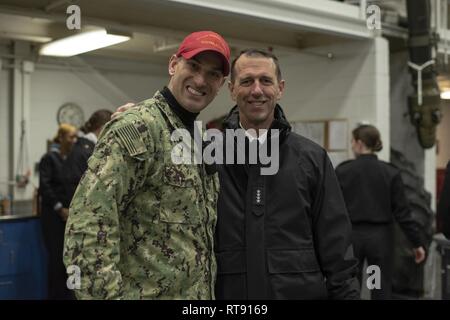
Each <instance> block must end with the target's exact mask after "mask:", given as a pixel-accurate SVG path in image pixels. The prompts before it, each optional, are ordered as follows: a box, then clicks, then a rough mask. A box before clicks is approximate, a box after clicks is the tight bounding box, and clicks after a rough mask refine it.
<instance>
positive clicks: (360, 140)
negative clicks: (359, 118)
mask: <svg viewBox="0 0 450 320" xmlns="http://www.w3.org/2000/svg"><path fill="white" fill-rule="evenodd" d="M382 147H383V146H382V142H381V139H380V133H379V131H378V129H377V128H375V127H374V126H372V125H361V126H359V127H357V128H356V129H354V130H353V139H352V150H353V152H354V154H355V156H356V159H355V160H349V161H345V162H343V163H342V164H340V165H339V166H338V167H337V168H336V174H337V176H338V179H339V182H340V185H341V188H342V191H343V194H344V198H345V202H346V204H347V209H348V212H349V215H350V220H351V221H352V226H353V235H352V241H353V248H354V252H355V256H356V257H357V259H358V260H359V268H360V271H359V279H360V282H361V279H362V272H363V270H362V269H363V265H364V260H365V259H367V263H368V265H377V266H378V267H379V268H380V272H381V288H380V289H373V291H372V292H371V297H372V299H390V298H391V277H392V270H393V263H394V258H393V254H394V239H393V237H394V229H393V219H395V220H396V221H397V222H398V224H399V225H400V227H401V228H402V230H403V232H404V233H405V234H406V236H407V238H408V239H409V240H410V241H411V243H412V244H413V247H414V256H415V261H416V263H421V262H422V261H423V260H424V259H425V250H424V248H423V244H424V240H423V234H422V232H421V230H420V226H419V224H418V223H417V222H415V221H414V220H413V219H412V215H411V211H410V207H409V204H408V200H407V198H406V196H405V192H404V185H403V182H402V178H401V175H400V171H399V170H398V169H397V168H396V167H394V166H393V165H392V164H390V163H387V162H384V161H381V160H378V157H377V156H376V154H375V152H378V151H380V150H381V149H382Z"/></svg>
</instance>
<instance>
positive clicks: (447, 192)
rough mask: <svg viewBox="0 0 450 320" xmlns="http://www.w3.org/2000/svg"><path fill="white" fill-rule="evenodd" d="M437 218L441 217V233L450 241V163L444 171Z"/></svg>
mask: <svg viewBox="0 0 450 320" xmlns="http://www.w3.org/2000/svg"><path fill="white" fill-rule="evenodd" d="M437 216H439V217H442V233H444V235H445V236H446V237H447V239H450V161H449V162H448V163H447V169H446V171H445V178H444V186H443V187H442V191H441V198H440V200H439V205H438V214H437Z"/></svg>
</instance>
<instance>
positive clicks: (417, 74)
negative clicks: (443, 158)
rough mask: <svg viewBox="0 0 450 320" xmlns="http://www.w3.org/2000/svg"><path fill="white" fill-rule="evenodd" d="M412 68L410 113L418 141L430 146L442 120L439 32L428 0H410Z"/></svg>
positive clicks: (409, 19) (410, 63)
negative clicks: (435, 50) (435, 54)
mask: <svg viewBox="0 0 450 320" xmlns="http://www.w3.org/2000/svg"><path fill="white" fill-rule="evenodd" d="M406 7H407V12H408V30H409V42H408V50H409V57H410V62H409V66H410V71H411V74H412V80H413V85H414V88H415V93H414V94H413V95H410V96H409V97H408V102H409V104H408V105H409V114H410V118H411V122H412V124H413V125H414V126H415V127H416V129H417V135H418V138H419V143H420V145H421V146H422V147H423V148H425V149H426V148H431V147H433V146H434V143H435V141H436V126H437V125H438V124H439V122H440V121H441V117H442V116H441V115H442V111H441V98H440V92H439V87H438V84H437V81H436V66H435V63H434V60H433V56H432V50H433V47H434V46H435V45H436V41H437V36H436V34H435V33H432V32H431V27H430V16H431V8H430V1H429V0H408V1H407V3H406Z"/></svg>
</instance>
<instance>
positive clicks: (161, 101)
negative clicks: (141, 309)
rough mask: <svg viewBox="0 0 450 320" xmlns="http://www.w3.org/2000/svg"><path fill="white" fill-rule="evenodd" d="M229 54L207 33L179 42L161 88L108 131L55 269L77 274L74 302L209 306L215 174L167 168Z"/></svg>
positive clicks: (200, 168) (77, 198) (194, 167)
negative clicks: (180, 133) (180, 132)
mask: <svg viewBox="0 0 450 320" xmlns="http://www.w3.org/2000/svg"><path fill="white" fill-rule="evenodd" d="M229 57H230V50H229V48H228V45H227V43H226V42H225V41H224V40H223V39H222V37H220V36H219V35H218V34H216V33H214V32H210V31H203V32H196V33H192V34H190V35H189V36H187V37H186V38H185V39H184V40H183V42H182V44H181V45H180V48H179V49H178V52H177V53H176V54H174V55H173V56H172V57H171V59H170V62H169V75H170V76H171V78H170V81H169V84H168V86H167V87H165V88H164V89H163V90H161V91H158V92H156V94H155V95H154V96H153V98H151V99H148V100H145V101H143V102H141V103H139V104H138V105H137V108H133V109H130V110H128V111H127V112H125V113H123V114H121V115H119V116H118V117H117V118H116V119H114V120H113V121H111V122H109V123H108V124H107V125H106V126H105V128H104V130H103V132H102V134H101V135H100V137H99V141H98V144H97V146H96V148H95V151H94V154H93V155H92V157H91V158H90V159H89V164H88V170H87V171H86V173H85V175H84V177H83V179H82V181H81V182H80V185H79V186H78V189H77V191H76V193H75V195H74V198H73V200H72V203H71V207H70V216H69V219H68V222H67V227H66V234H65V250H64V262H65V265H66V267H69V266H71V265H74V266H77V267H79V268H80V271H81V275H80V276H81V287H80V289H77V290H75V294H76V296H77V298H79V299H213V298H214V284H215V278H216V262H215V258H214V250H213V230H214V227H215V223H216V218H217V217H216V201H217V193H218V188H219V186H218V179H217V174H211V173H210V174H208V172H206V169H205V167H204V165H198V164H191V165H190V164H180V165H177V164H174V163H173V162H172V160H171V152H172V149H173V147H174V146H175V145H177V143H178V141H172V140H171V133H172V132H173V131H174V130H176V129H188V131H189V132H190V133H191V138H192V135H193V128H194V127H193V122H194V119H195V116H196V115H197V114H198V113H199V112H200V111H201V110H203V109H204V108H205V107H206V106H207V105H208V104H209V103H210V102H211V101H212V100H213V99H214V97H215V96H216V94H217V93H218V91H219V89H220V87H221V86H222V85H223V83H224V76H226V75H228V73H229Z"/></svg>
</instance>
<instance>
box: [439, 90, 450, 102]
mask: <svg viewBox="0 0 450 320" xmlns="http://www.w3.org/2000/svg"><path fill="white" fill-rule="evenodd" d="M441 99H445V100H449V99H450V90H447V91H442V92H441Z"/></svg>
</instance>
